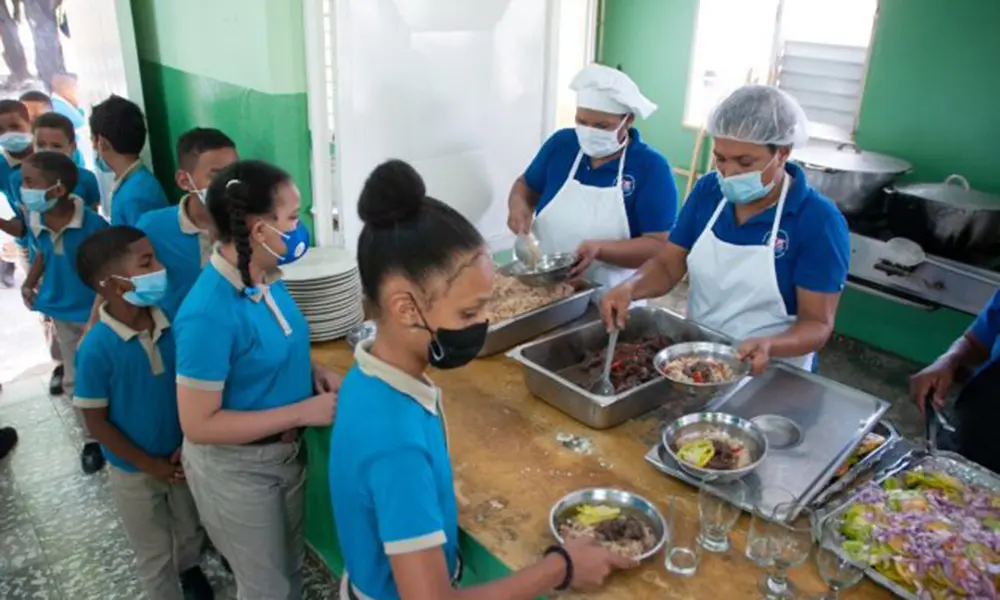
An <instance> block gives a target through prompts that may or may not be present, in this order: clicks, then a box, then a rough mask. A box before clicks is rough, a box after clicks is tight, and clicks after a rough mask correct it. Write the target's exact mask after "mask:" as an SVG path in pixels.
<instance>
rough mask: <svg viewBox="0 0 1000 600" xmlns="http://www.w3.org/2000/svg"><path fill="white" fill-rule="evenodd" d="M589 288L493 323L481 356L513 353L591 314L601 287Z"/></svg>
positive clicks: (591, 285)
mask: <svg viewBox="0 0 1000 600" xmlns="http://www.w3.org/2000/svg"><path fill="white" fill-rule="evenodd" d="M585 285H586V287H585V288H583V289H581V290H580V291H578V292H575V293H574V294H572V295H570V296H567V297H565V298H563V299H562V300H558V301H556V302H553V303H551V304H546V305H545V306H540V307H538V308H536V309H535V310H532V311H530V312H526V313H524V314H523V315H518V316H516V317H514V318H512V319H507V320H506V321H500V322H499V323H491V324H490V328H489V330H488V332H487V334H486V343H485V344H483V349H482V350H480V351H479V356H481V357H482V356H490V355H491V354H496V353H497V352H503V351H504V350H509V349H510V348H513V347H514V346H516V345H518V344H520V343H523V342H526V341H528V340H530V339H533V338H536V337H538V336H539V335H541V334H543V333H545V332H546V331H550V330H552V329H555V328H556V327H561V326H563V325H565V324H567V323H569V322H571V321H575V320H576V319H579V318H580V317H582V316H583V313H585V312H587V306H588V305H589V304H590V296H591V295H592V294H593V293H594V291H595V290H596V289H597V288H598V287H600V286H598V285H596V284H593V283H586V284H585Z"/></svg>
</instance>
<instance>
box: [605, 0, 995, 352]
mask: <svg viewBox="0 0 1000 600" xmlns="http://www.w3.org/2000/svg"><path fill="white" fill-rule="evenodd" d="M603 5H604V6H603V19H602V24H601V31H600V33H599V36H600V37H599V39H600V40H601V42H600V55H599V57H598V58H599V60H600V61H601V62H604V63H605V64H608V65H614V66H617V65H621V67H622V68H623V69H624V70H625V71H626V72H627V73H628V74H629V75H630V76H632V77H633V78H634V79H635V80H636V82H637V83H638V84H639V85H640V87H642V89H643V91H644V92H645V93H646V94H647V95H649V96H650V97H651V98H652V99H653V100H654V101H655V102H657V103H658V104H659V105H660V110H659V111H657V113H656V114H654V115H653V117H652V118H650V119H649V121H648V122H646V123H645V124H643V126H642V131H643V134H644V136H645V137H646V139H647V140H648V141H650V142H651V143H653V144H654V145H656V146H657V147H658V148H659V149H660V150H661V151H663V152H664V154H666V156H667V158H668V159H669V160H670V162H671V163H672V164H673V165H675V166H679V167H683V168H688V167H689V166H690V162H691V152H692V150H693V144H694V137H695V132H694V131H692V130H690V129H685V128H684V127H682V126H681V122H682V117H683V114H684V102H685V95H686V87H687V81H688V70H689V68H690V64H691V51H692V46H693V41H694V28H695V19H696V16H697V7H698V3H697V0H669V1H663V0H603ZM998 23H1000V2H998V1H997V0H962V1H961V2H954V1H946V0H881V5H880V12H879V18H878V23H877V26H876V31H875V39H874V45H873V47H872V55H871V62H870V66H869V71H868V80H867V85H866V90H865V96H864V101H863V103H862V110H861V117H860V120H859V125H858V131H857V133H856V139H857V141H858V143H859V145H861V146H862V147H863V148H865V149H868V150H873V151H877V152H885V153H887V154H891V155H894V156H899V157H900V158H904V159H906V160H908V161H910V162H911V163H912V164H913V165H914V174H913V177H914V178H919V179H921V180H939V179H943V178H944V177H945V176H947V175H948V174H950V173H962V174H964V175H965V176H966V177H967V178H968V179H969V181H970V182H971V183H972V185H973V186H975V187H976V188H978V189H981V190H983V191H989V192H993V193H1000V169H998V168H996V164H995V161H994V159H993V155H994V149H995V147H996V140H998V139H1000V102H998V98H1000V69H997V68H996V64H995V63H996V61H997V57H1000V35H998V33H997V32H998V29H997V24H998ZM678 183H679V184H681V182H678ZM970 320H971V317H969V316H967V315H963V314H959V313H956V312H953V311H950V310H947V309H941V310H937V311H934V312H933V313H927V312H924V311H920V310H918V309H913V308H908V307H904V306H902V305H899V304H897V303H893V302H889V301H886V300H882V299H877V298H874V297H872V296H870V295H868V294H863V293H860V292H850V291H849V292H848V293H845V295H844V298H843V300H842V302H841V308H840V311H839V312H838V315H837V329H838V331H841V332H842V333H845V334H847V335H850V336H852V337H857V338H859V339H862V340H864V341H866V342H868V343H871V344H874V345H876V346H879V347H882V348H884V349H886V350H889V351H892V352H895V353H897V354H901V355H903V356H907V357H909V358H912V359H914V360H919V361H928V360H930V359H932V358H933V357H934V356H936V355H937V353H939V352H940V351H942V350H944V348H945V347H946V346H947V344H948V343H950V341H951V340H952V339H954V337H955V336H956V335H958V334H960V333H961V331H962V330H963V329H964V328H965V327H966V326H967V325H968V323H969V322H970ZM915 332H919V335H917V334H916V333H915Z"/></svg>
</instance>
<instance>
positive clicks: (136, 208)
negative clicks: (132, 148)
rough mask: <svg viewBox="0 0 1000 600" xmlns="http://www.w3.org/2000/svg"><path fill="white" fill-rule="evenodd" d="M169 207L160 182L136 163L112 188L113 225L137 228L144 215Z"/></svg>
mask: <svg viewBox="0 0 1000 600" xmlns="http://www.w3.org/2000/svg"><path fill="white" fill-rule="evenodd" d="M169 205H170V203H169V202H167V195H166V194H164V193H163V187H162V186H161V185H160V182H159V181H157V180H156V177H154V176H153V174H152V173H151V172H150V170H149V169H147V168H146V167H145V166H143V165H142V163H140V162H139V161H136V163H135V164H134V165H132V166H131V167H129V169H128V170H127V171H125V173H123V174H122V176H121V178H119V179H117V180H115V184H114V186H113V187H112V188H111V224H112V225H131V226H132V227H135V226H136V224H137V223H138V222H139V217H141V216H142V215H143V214H145V213H147V212H149V211H151V210H156V209H158V208H166V207H167V206H169Z"/></svg>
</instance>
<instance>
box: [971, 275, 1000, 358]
mask: <svg viewBox="0 0 1000 600" xmlns="http://www.w3.org/2000/svg"><path fill="white" fill-rule="evenodd" d="M969 333H971V334H972V336H973V337H975V338H976V339H977V340H978V341H979V342H980V343H981V344H982V345H984V346H986V348H987V349H988V350H989V351H990V358H989V360H987V361H986V362H985V363H983V365H982V366H981V367H980V370H981V369H982V368H984V367H986V366H987V365H990V364H992V363H993V362H994V361H996V360H997V357H1000V291H998V292H997V293H995V294H993V298H991V299H990V301H989V303H988V304H987V305H986V306H984V307H983V310H982V311H981V312H980V313H979V315H978V316H977V317H976V320H975V321H973V322H972V325H971V326H970V327H969Z"/></svg>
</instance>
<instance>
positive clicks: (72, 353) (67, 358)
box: [52, 319, 92, 441]
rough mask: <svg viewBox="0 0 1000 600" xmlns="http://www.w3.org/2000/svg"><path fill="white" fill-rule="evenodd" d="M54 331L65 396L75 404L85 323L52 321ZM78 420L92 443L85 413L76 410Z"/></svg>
mask: <svg viewBox="0 0 1000 600" xmlns="http://www.w3.org/2000/svg"><path fill="white" fill-rule="evenodd" d="M52 326H53V329H55V332H56V339H57V340H58V341H59V352H60V354H62V357H63V395H64V397H65V398H66V399H67V400H68V401H69V402H73V391H74V389H75V383H76V368H75V366H74V364H73V361H74V360H75V359H76V349H77V347H78V346H79V345H80V339H81V338H82V337H83V327H84V323H69V322H67V321H57V320H55V319H53V321H52ZM76 418H77V420H78V421H79V422H80V427H82V428H83V433H84V436H85V437H86V439H87V441H91V439H92V438H91V437H90V431H88V430H87V422H86V421H84V419H83V412H81V410H80V409H79V408H78V409H76Z"/></svg>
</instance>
